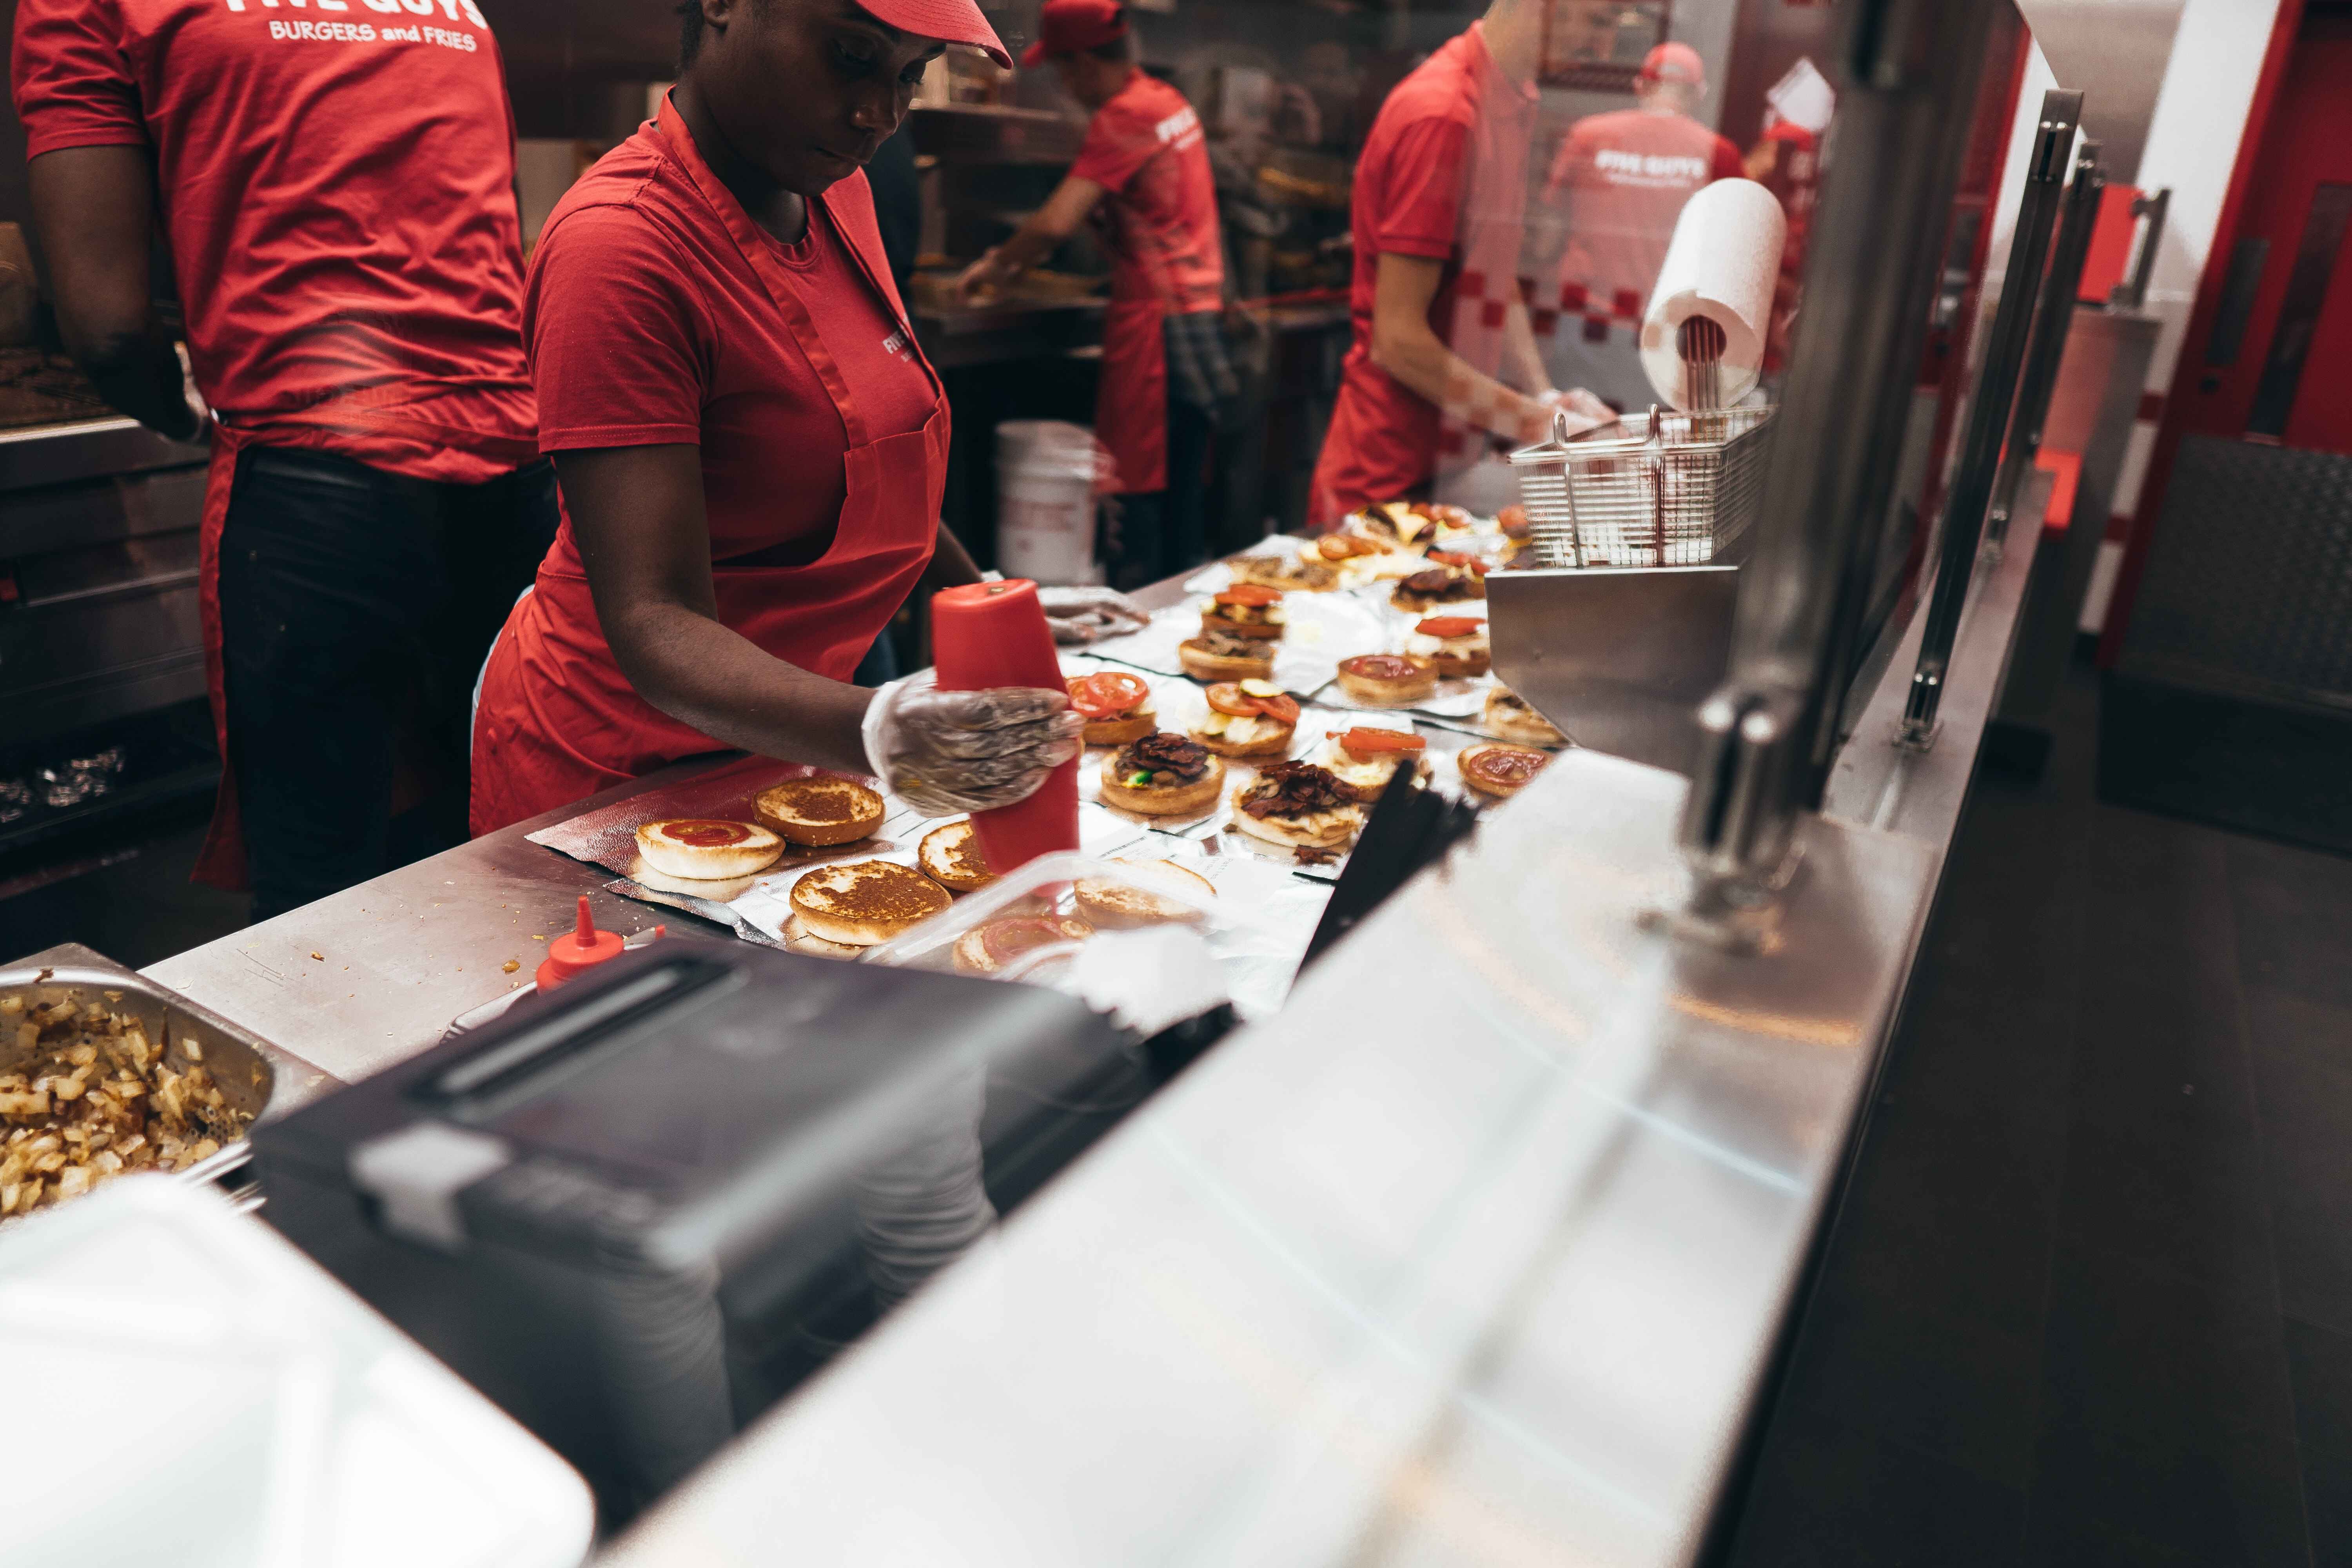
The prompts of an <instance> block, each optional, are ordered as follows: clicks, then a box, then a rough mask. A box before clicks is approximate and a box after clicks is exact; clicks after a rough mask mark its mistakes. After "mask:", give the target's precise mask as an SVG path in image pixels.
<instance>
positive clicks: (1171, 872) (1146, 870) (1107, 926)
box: [1077, 860, 1217, 931]
mask: <svg viewBox="0 0 2352 1568" xmlns="http://www.w3.org/2000/svg"><path fill="white" fill-rule="evenodd" d="M1111 864H1112V865H1114V866H1118V867H1119V868H1122V869H1123V870H1125V871H1126V872H1127V873H1128V874H1129V877H1130V878H1132V879H1133V880H1132V881H1128V880H1114V879H1111V878H1108V877H1082V878H1080V879H1078V885H1077V900H1078V911H1079V913H1081V914H1083V915H1085V916H1086V917H1087V919H1088V920H1090V921H1094V923H1095V924H1097V926H1100V927H1101V928H1102V929H1103V930H1105V931H1131V930H1134V929H1135V928H1136V927H1138V926H1157V925H1189V924H1191V923H1192V922H1193V921H1198V920H1199V919H1200V918H1201V911H1200V910H1197V909H1195V908H1193V907H1192V906H1193V905H1194V904H1204V903H1207V902H1209V901H1210V900H1213V899H1214V898H1215V897H1216V896H1217V889H1216V884H1214V883H1213V882H1211V881H1210V880H1209V879H1207V878H1206V877H1203V876H1202V875H1201V874H1200V873H1199V872H1197V871H1188V870H1186V869H1185V868H1183V867H1181V866H1179V865H1177V864H1176V863H1175V862H1174V861H1172V860H1114V861H1112V862H1111ZM1137 882H1144V883H1152V884H1156V885H1157V886H1158V887H1160V888H1162V889H1166V892H1155V891H1153V890H1152V889H1151V888H1150V887H1137V886H1136V885H1135V883H1137ZM1171 893H1172V894H1174V895H1176V896H1175V897H1174V898H1171V897H1169V896H1168V894H1171ZM1187 899H1189V900H1192V902H1191V903H1185V902H1182V901H1181V900H1187Z"/></svg>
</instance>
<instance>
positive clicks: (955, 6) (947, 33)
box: [857, 0, 1013, 70]
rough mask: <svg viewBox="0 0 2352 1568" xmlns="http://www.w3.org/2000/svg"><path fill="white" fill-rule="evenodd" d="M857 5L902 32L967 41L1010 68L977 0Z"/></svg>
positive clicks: (864, 1)
mask: <svg viewBox="0 0 2352 1568" xmlns="http://www.w3.org/2000/svg"><path fill="white" fill-rule="evenodd" d="M857 5H858V8H859V9H861V10H863V11H864V12H866V15H868V16H872V17H873V18H874V19H875V20H876V21H877V22H886V23H887V24H889V25H890V26H893V27H896V28H898V31H900V32H902V33H912V34H913V35H914V36H915V37H919V38H937V39H939V40H940V42H941V43H946V44H970V45H971V47H973V48H975V49H979V50H982V52H984V53H985V54H986V55H987V56H988V58H990V59H992V60H994V61H995V62H996V63H997V64H998V65H1001V66H1003V68H1005V69H1007V70H1011V69H1012V68H1013V57H1012V56H1011V55H1010V54H1008V53H1007V52H1006V51H1005V47H1004V40H1003V39H1002V38H1000V37H997V36H996V29H995V28H993V27H992V26H989V25H988V18H987V17H985V16H982V15H981V14H980V6H979V5H978V3H977V0H857Z"/></svg>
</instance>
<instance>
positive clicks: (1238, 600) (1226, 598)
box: [1217, 583, 1282, 610]
mask: <svg viewBox="0 0 2352 1568" xmlns="http://www.w3.org/2000/svg"><path fill="white" fill-rule="evenodd" d="M1217 603H1219V604H1220V605H1249V606H1250V607H1251V608H1253V609H1260V610H1262V609H1264V608H1265V607H1266V606H1267V605H1279V604H1280V603H1282V590H1281V589H1279V588H1269V587H1266V586H1265V585H1264V584H1259V583H1236V584H1234V585H1233V586H1232V587H1230V588H1228V589H1226V590H1225V591H1224V592H1223V593H1222V594H1220V595H1217Z"/></svg>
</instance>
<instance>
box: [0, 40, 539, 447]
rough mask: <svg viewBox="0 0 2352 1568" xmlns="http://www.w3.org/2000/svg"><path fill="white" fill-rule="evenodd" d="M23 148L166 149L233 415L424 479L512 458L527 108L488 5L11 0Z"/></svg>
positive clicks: (200, 359)
mask: <svg viewBox="0 0 2352 1568" xmlns="http://www.w3.org/2000/svg"><path fill="white" fill-rule="evenodd" d="M11 65H12V70H11V80H12V86H13V88H14V90H15V97H16V111H17V114H18V117H19V118H20V119H22V120H23V121H24V122H25V128H26V141H27V152H28V153H29V155H30V156H33V157H38V156H40V155H41V154H43V153H49V152H54V151H57V150H58V149H60V148H67V147H89V146H113V145H133V146H145V147H149V148H152V150H153V152H154V155H155V163H156V173H157V177H158V181H159V184H160V185H161V190H162V196H163V212H164V218H165V226H166V233H167V236H168V237H169V240H170V246H171V251H172V256H173V265H174V267H175V269H176V271H177V275H178V284H179V293H180V299H181V301H182V304H183V307H184V311H185V315H186V320H187V331H188V346H189V352H190V355H191V358H192V359H193V361H194V367H195V374H196V384H197V385H198V387H199V388H200V389H201V390H202V391H203V393H204V395H205V398H206V399H207V400H208V401H209V402H210V403H211V404H212V405H213V406H214V407H215V409H216V410H217V411H218V412H219V414H220V416H221V417H222V418H223V419H224V421H226V422H227V423H229V424H232V425H235V426H238V427H240V428H243V429H246V430H247V431H250V432H252V433H254V434H255V435H257V437H258V438H260V439H263V440H266V441H269V442H272V443H277V444H285V445H299V446H314V447H326V448H328V449H331V450H336V451H340V452H342V453H343V454H344V455H346V456H350V457H353V458H358V459H359V460H361V461H362V462H368V463H373V464H375V465H376V466H378V467H382V468H389V469H392V470H394V471H395V472H401V473H408V474H413V475H415V476H417V477H419V478H425V479H451V480H457V481H459V482H478V481H479V480H481V479H488V478H490V477H492V476H494V475H495V474H498V473H500V472H503V471H505V470H507V469H509V468H513V467H514V466H515V463H516V460H517V458H516V456H515V448H516V447H517V445H518V443H520V444H521V446H522V447H523V448H524V450H525V452H526V454H527V451H528V446H529V443H530V437H531V436H532V433H533V427H534V425H535V423H536V420H535V415H534V409H533V405H532V400H531V395H530V374H529V369H528V366H527V364H526V363H525V361H524V358H523V352H522V342H521V331H520V323H521V306H522V247H521V233H520V223H519V220H518V216H517V214H516V211H515V198H514V189H513V182H514V121H513V115H512V111H511V110H510V109H509V106H508V101H507V94H506V83H505V77H504V70H503V67H502V65H501V63H500V60H499V49H498V43H497V40H496V38H495V37H493V36H492V35H491V33H490V30H489V26H488V23H487V22H486V21H485V20H484V18H483V16H482V12H481V9H480V7H479V5H478V4H477V3H476V0H18V4H17V5H16V38H15V48H14V52H13V57H12V60H11Z"/></svg>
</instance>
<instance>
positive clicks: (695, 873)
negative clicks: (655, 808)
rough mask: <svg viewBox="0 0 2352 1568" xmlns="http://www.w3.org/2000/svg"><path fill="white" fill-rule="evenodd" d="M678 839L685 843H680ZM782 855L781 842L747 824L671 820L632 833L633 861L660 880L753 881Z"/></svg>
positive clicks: (700, 818) (700, 819) (765, 831)
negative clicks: (639, 861) (651, 870)
mask: <svg viewBox="0 0 2352 1568" xmlns="http://www.w3.org/2000/svg"><path fill="white" fill-rule="evenodd" d="M681 833H683V834H687V835H688V837H684V838H681V837H678V835H679V834H681ZM696 839H700V840H702V842H699V843H698V842H694V840H696ZM783 853H784V842H783V840H782V839H781V838H779V837H776V836H775V835H774V834H772V833H771V832H769V831H768V830H767V829H766V828H764V827H761V826H758V825H756V824H754V823H749V822H714V821H712V820H710V819H709V818H706V817H694V818H674V819H672V820H670V821H667V822H648V823H646V825H645V826H643V827H640V828H638V829H637V855H638V858H641V859H643V860H644V861H645V863H646V865H648V866H650V867H652V868H654V869H655V870H656V871H658V872H660V873H661V874H662V875H663V876H665V877H682V878H684V879H687V880H688V881H695V882H718V881H725V880H726V879H729V878H731V877H751V876H757V875H758V874H759V873H760V872H761V871H764V870H766V869H767V868H769V867H771V866H772V865H774V864H775V863H776V862H777V861H778V860H779V859H781V858H782V857H783Z"/></svg>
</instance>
